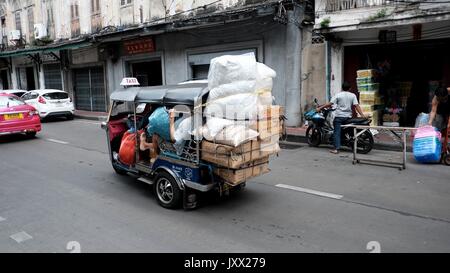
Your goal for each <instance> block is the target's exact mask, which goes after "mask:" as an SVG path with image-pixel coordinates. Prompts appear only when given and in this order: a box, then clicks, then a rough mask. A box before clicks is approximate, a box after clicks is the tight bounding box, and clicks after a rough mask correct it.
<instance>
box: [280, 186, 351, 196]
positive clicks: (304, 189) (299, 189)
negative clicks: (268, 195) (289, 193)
mask: <svg viewBox="0 0 450 273" xmlns="http://www.w3.org/2000/svg"><path fill="white" fill-rule="evenodd" d="M275 186H276V187H279V188H285V189H290V190H294V191H299V192H304V193H309V194H314V195H319V196H323V197H328V198H333V199H342V197H344V196H343V195H339V194H334V193H328V192H323V191H316V190H311V189H306V188H300V187H296V186H290V185H285V184H277V185H275Z"/></svg>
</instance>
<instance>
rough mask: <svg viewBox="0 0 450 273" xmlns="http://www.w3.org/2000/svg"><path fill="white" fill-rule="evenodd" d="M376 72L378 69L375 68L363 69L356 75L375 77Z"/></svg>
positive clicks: (359, 76)
mask: <svg viewBox="0 0 450 273" xmlns="http://www.w3.org/2000/svg"><path fill="white" fill-rule="evenodd" d="M376 74H377V71H376V70H375V69H363V70H358V71H356V75H357V77H358V78H368V77H375V76H376Z"/></svg>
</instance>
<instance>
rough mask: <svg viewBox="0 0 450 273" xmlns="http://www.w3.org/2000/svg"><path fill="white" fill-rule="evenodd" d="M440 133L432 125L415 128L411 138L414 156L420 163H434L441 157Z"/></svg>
mask: <svg viewBox="0 0 450 273" xmlns="http://www.w3.org/2000/svg"><path fill="white" fill-rule="evenodd" d="M441 149H442V144H441V133H440V132H438V131H436V129H435V128H434V127H432V126H428V125H427V126H423V127H420V128H419V129H417V132H416V134H415V136H414V140H413V155H414V158H415V159H416V160H417V161H418V162H421V163H436V162H439V160H440V159H441Z"/></svg>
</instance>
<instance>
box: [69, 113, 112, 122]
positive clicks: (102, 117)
mask: <svg viewBox="0 0 450 273" xmlns="http://www.w3.org/2000/svg"><path fill="white" fill-rule="evenodd" d="M73 116H74V117H75V118H77V119H87V120H95V121H106V119H107V118H108V117H106V116H100V117H94V116H85V115H79V114H74V115H73Z"/></svg>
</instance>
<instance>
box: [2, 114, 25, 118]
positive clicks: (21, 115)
mask: <svg viewBox="0 0 450 273" xmlns="http://www.w3.org/2000/svg"><path fill="white" fill-rule="evenodd" d="M4 117H5V120H12V119H23V114H22V113H17V114H6V115H4Z"/></svg>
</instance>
